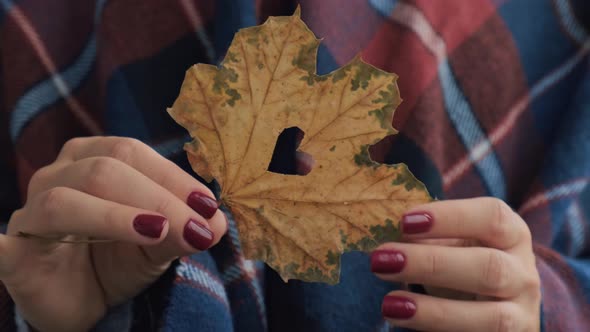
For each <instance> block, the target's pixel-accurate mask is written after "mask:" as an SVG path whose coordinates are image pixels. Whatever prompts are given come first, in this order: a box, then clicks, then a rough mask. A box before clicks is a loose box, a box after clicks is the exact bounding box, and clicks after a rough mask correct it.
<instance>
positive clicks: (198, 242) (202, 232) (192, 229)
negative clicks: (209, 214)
mask: <svg viewBox="0 0 590 332" xmlns="http://www.w3.org/2000/svg"><path fill="white" fill-rule="evenodd" d="M183 236H184V239H185V240H186V242H188V243H189V244H190V245H191V246H193V247H194V248H195V249H198V250H207V249H209V247H210V246H211V244H212V243H213V232H211V231H210V230H209V229H208V228H207V227H205V226H204V225H202V224H200V223H198V222H196V221H194V220H192V219H191V220H189V221H188V222H187V223H186V225H185V226H184V232H183Z"/></svg>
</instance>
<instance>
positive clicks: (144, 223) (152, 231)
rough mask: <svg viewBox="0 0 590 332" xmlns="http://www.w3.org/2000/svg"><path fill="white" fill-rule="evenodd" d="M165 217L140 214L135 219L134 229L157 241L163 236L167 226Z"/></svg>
mask: <svg viewBox="0 0 590 332" xmlns="http://www.w3.org/2000/svg"><path fill="white" fill-rule="evenodd" d="M167 221H168V220H166V218H165V217H162V216H157V215H152V214H140V215H138V216H137V217H135V219H133V228H135V231H136V232H137V233H139V234H141V235H143V236H147V237H151V238H154V239H157V238H159V237H160V235H162V231H163V230H164V225H166V222H167Z"/></svg>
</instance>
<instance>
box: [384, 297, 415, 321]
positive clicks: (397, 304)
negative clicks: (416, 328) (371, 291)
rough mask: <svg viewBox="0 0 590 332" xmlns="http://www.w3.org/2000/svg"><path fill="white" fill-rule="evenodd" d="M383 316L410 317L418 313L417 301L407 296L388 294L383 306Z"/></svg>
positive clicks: (392, 317) (393, 317)
mask: <svg viewBox="0 0 590 332" xmlns="http://www.w3.org/2000/svg"><path fill="white" fill-rule="evenodd" d="M381 313H382V314H383V316H385V317H387V318H391V319H408V318H412V316H414V314H416V303H414V301H412V300H411V299H408V298H407V297H402V296H395V295H388V296H386V297H385V298H384V299H383V305H382V306H381Z"/></svg>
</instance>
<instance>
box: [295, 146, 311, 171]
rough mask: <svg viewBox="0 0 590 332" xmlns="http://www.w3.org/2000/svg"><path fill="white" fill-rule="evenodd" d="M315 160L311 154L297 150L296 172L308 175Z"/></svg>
mask: <svg viewBox="0 0 590 332" xmlns="http://www.w3.org/2000/svg"><path fill="white" fill-rule="evenodd" d="M313 164H314V160H313V157H312V156H311V155H310V154H307V153H305V152H301V151H295V172H297V174H298V175H307V174H308V173H309V172H311V169H312V168H313Z"/></svg>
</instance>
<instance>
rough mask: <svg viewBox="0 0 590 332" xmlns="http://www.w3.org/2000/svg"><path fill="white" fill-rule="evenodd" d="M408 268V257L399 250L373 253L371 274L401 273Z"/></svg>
mask: <svg viewBox="0 0 590 332" xmlns="http://www.w3.org/2000/svg"><path fill="white" fill-rule="evenodd" d="M405 266H406V256H405V255H404V254H403V253H402V252H401V251H397V250H375V251H373V252H372V253H371V272H374V273H399V272H401V271H402V270H403V269H404V267H405Z"/></svg>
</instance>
